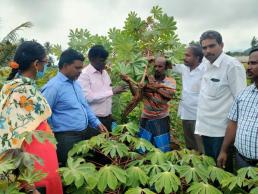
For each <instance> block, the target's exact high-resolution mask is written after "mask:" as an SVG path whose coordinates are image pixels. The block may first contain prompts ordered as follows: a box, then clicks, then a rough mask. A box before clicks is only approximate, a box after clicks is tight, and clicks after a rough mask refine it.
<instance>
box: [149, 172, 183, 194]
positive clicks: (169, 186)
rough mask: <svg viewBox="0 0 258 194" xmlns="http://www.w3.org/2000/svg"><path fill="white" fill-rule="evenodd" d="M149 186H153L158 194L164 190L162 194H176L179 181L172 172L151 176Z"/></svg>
mask: <svg viewBox="0 0 258 194" xmlns="http://www.w3.org/2000/svg"><path fill="white" fill-rule="evenodd" d="M150 185H154V186H155V189H156V191H157V192H158V193H160V192H161V191H162V190H164V193H165V194H167V193H171V192H177V190H178V189H179V186H180V185H181V182H180V179H179V178H178V177H177V176H176V175H175V173H172V172H161V173H158V174H156V175H155V176H153V177H152V178H151V180H150Z"/></svg>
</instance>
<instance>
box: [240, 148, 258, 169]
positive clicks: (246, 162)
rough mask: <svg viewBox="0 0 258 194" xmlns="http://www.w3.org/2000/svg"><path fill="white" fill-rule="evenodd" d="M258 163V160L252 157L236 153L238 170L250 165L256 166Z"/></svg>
mask: <svg viewBox="0 0 258 194" xmlns="http://www.w3.org/2000/svg"><path fill="white" fill-rule="evenodd" d="M257 164H258V160H252V159H249V158H246V157H244V156H242V155H241V154H239V153H238V152H237V154H236V168H237V170H238V169H240V168H244V167H249V166H254V167H255V166H256V165H257Z"/></svg>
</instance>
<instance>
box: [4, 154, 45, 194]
mask: <svg viewBox="0 0 258 194" xmlns="http://www.w3.org/2000/svg"><path fill="white" fill-rule="evenodd" d="M34 161H37V162H38V163H39V164H41V165H43V163H42V161H41V160H40V159H39V158H38V157H35V156H34V155H31V154H29V153H26V152H23V151H22V150H21V149H9V150H6V151H4V152H2V153H1V154H0V177H1V179H0V193H1V192H2V193H10V194H11V193H17V194H18V193H21V192H19V190H20V184H21V183H27V184H29V185H33V184H34V183H35V182H37V181H39V180H41V179H42V178H44V177H45V176H46V174H45V173H42V172H41V171H35V170H34Z"/></svg>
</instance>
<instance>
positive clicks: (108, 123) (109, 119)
mask: <svg viewBox="0 0 258 194" xmlns="http://www.w3.org/2000/svg"><path fill="white" fill-rule="evenodd" d="M98 119H99V120H100V122H101V123H102V124H103V125H105V127H106V128H107V130H108V131H109V132H111V130H112V121H113V119H112V115H108V116H106V117H98Z"/></svg>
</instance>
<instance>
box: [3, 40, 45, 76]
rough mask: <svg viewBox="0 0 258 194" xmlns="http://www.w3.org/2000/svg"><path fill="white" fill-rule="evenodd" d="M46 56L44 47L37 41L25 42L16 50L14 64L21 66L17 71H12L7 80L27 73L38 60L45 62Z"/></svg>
mask: <svg viewBox="0 0 258 194" xmlns="http://www.w3.org/2000/svg"><path fill="white" fill-rule="evenodd" d="M45 56H46V51H45V49H44V47H43V46H42V45H41V44H39V43H38V42H36V41H24V42H23V43H22V44H21V45H20V46H18V48H17V49H16V52H15V55H14V59H13V60H14V62H16V63H18V64H19V67H18V68H17V69H14V68H13V69H12V71H11V73H10V74H9V76H8V78H7V80H12V79H13V78H14V77H15V75H16V74H17V73H18V72H23V71H26V70H28V69H29V68H30V66H31V64H32V63H33V62H34V61H36V60H43V59H44V57H45Z"/></svg>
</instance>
